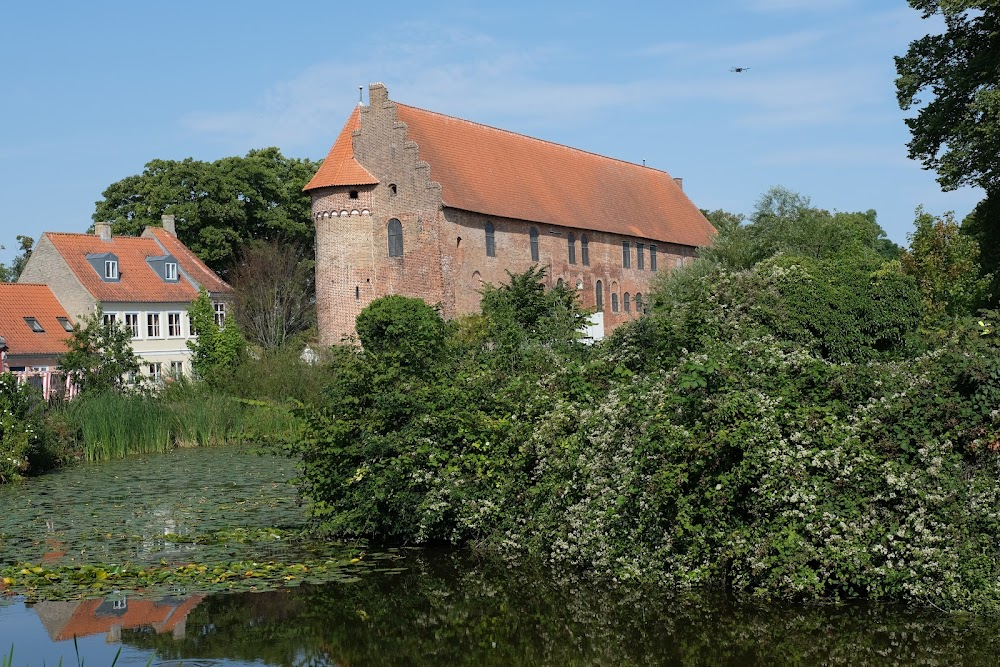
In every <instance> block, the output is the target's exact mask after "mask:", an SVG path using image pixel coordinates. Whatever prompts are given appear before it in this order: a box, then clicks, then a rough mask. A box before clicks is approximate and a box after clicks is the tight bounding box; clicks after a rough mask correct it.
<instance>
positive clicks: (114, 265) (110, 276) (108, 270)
mask: <svg viewBox="0 0 1000 667" xmlns="http://www.w3.org/2000/svg"><path fill="white" fill-rule="evenodd" d="M104 278H105V279H107V280H118V261H117V260H114V259H109V260H105V262H104Z"/></svg>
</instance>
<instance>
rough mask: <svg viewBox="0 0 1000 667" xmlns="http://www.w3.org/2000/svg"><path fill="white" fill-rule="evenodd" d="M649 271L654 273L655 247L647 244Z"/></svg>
mask: <svg viewBox="0 0 1000 667" xmlns="http://www.w3.org/2000/svg"><path fill="white" fill-rule="evenodd" d="M649 270H650V271H656V246H655V245H653V244H652V243H650V244H649Z"/></svg>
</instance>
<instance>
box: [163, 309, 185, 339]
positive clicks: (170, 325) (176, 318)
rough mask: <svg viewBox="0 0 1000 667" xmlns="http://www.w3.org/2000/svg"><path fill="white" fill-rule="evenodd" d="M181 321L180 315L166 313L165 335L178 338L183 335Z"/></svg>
mask: <svg viewBox="0 0 1000 667" xmlns="http://www.w3.org/2000/svg"><path fill="white" fill-rule="evenodd" d="M182 324H183V321H182V319H181V314H180V313H167V335H168V336H169V337H171V338H179V337H181V336H183V335H184V329H183V327H182Z"/></svg>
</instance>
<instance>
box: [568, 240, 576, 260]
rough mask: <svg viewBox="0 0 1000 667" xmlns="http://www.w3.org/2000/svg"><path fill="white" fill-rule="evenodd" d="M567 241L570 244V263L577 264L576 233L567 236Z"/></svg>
mask: <svg viewBox="0 0 1000 667" xmlns="http://www.w3.org/2000/svg"><path fill="white" fill-rule="evenodd" d="M566 241H567V242H568V244H569V263H570V264H576V235H575V234H572V233H570V235H569V236H567V237H566Z"/></svg>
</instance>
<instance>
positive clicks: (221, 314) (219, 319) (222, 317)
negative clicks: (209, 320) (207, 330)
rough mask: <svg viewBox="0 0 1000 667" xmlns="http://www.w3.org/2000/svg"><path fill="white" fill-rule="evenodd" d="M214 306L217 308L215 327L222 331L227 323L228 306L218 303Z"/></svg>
mask: <svg viewBox="0 0 1000 667" xmlns="http://www.w3.org/2000/svg"><path fill="white" fill-rule="evenodd" d="M212 305H213V306H214V307H215V326H217V327H219V328H220V329H221V328H222V327H223V325H225V323H226V304H225V303H223V302H221V301H216V302H215V303H213V304H212Z"/></svg>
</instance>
